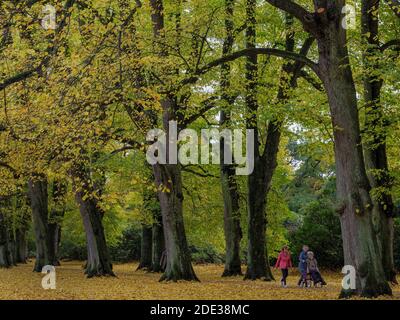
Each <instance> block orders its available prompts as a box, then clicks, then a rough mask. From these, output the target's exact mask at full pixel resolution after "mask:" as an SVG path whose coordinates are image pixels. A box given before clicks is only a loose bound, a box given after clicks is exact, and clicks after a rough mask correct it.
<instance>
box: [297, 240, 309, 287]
mask: <svg viewBox="0 0 400 320" xmlns="http://www.w3.org/2000/svg"><path fill="white" fill-rule="evenodd" d="M308 250H309V247H308V246H307V245H303V250H301V252H300V255H299V272H300V279H299V281H298V283H297V285H298V286H299V287H302V286H303V285H305V284H307V252H308Z"/></svg>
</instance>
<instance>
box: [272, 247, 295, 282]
mask: <svg viewBox="0 0 400 320" xmlns="http://www.w3.org/2000/svg"><path fill="white" fill-rule="evenodd" d="M291 267H292V258H291V257H290V252H289V249H288V247H287V246H284V247H283V248H282V251H281V252H280V253H279V256H278V260H277V261H276V264H275V268H276V269H278V268H279V269H281V271H282V279H281V285H282V287H284V288H287V284H286V278H287V277H288V275H289V268H291Z"/></svg>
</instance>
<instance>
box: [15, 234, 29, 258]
mask: <svg viewBox="0 0 400 320" xmlns="http://www.w3.org/2000/svg"><path fill="white" fill-rule="evenodd" d="M15 243H16V248H15V260H16V262H17V263H26V260H27V259H28V241H27V239H26V230H24V229H23V228H18V229H17V230H16V231H15Z"/></svg>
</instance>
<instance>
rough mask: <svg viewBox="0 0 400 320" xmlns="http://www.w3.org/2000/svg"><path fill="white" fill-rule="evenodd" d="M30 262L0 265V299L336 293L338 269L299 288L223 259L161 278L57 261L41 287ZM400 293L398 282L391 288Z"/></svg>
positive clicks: (130, 268) (124, 267) (130, 267)
mask: <svg viewBox="0 0 400 320" xmlns="http://www.w3.org/2000/svg"><path fill="white" fill-rule="evenodd" d="M32 267H33V264H32V262H30V263H28V264H26V265H19V266H18V267H14V268H11V269H0V299H193V300H202V299H250V300H255V299H260V300H269V299H336V298H337V295H338V292H339V290H340V282H341V274H340V273H332V272H330V273H326V272H325V273H324V277H325V279H326V281H327V282H328V286H327V287H325V288H298V287H296V283H297V280H298V274H297V271H296V270H292V271H291V274H290V276H289V278H288V284H289V288H281V287H280V284H279V271H274V275H275V278H276V279H277V280H278V281H274V282H264V281H243V280H242V278H241V277H236V278H231V279H229V278H221V277H220V275H221V273H222V271H223V266H221V265H198V266H195V270H196V273H197V275H198V276H199V278H200V279H201V282H199V283H190V282H179V283H159V282H158V279H159V275H158V274H153V273H146V272H143V271H135V270H136V267H137V264H134V263H131V264H121V265H115V266H114V270H115V272H116V274H117V278H94V279H86V278H85V276H84V275H83V272H82V262H63V263H62V266H60V267H57V289H56V290H44V289H42V286H41V281H42V276H43V275H42V274H37V273H33V272H32ZM393 293H394V295H393V297H382V298H381V299H400V288H399V287H394V288H393Z"/></svg>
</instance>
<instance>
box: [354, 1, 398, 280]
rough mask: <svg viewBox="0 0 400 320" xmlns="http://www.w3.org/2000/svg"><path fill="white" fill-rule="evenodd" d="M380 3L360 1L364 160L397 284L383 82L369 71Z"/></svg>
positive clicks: (388, 270)
mask: <svg viewBox="0 0 400 320" xmlns="http://www.w3.org/2000/svg"><path fill="white" fill-rule="evenodd" d="M378 9H379V0H363V1H362V28H361V32H362V35H363V37H364V38H365V40H366V44H367V45H368V48H367V50H365V51H364V54H363V60H364V100H365V101H364V102H365V110H366V111H365V129H364V131H365V134H366V142H364V144H363V146H364V158H365V164H366V168H367V173H368V178H369V181H370V184H371V187H372V188H378V189H380V190H381V194H379V195H378V196H377V197H373V199H372V200H373V204H374V212H375V216H376V217H375V218H376V220H377V221H378V223H377V226H376V229H377V231H378V241H379V245H380V249H381V255H382V259H383V260H382V263H383V268H384V271H385V274H386V279H387V280H388V281H390V282H392V283H397V280H396V270H395V266H394V256H393V241H394V230H393V216H394V205H393V199H392V196H391V194H390V192H391V181H390V175H389V166H388V159H387V153H386V132H385V126H386V124H385V117H384V115H383V112H382V105H381V101H380V98H381V88H382V80H380V79H379V77H378V76H377V75H375V74H374V73H373V72H372V70H377V69H379V61H378V60H377V59H378V57H379V54H381V52H380V50H379V46H380V43H379V15H378V12H379V10H378Z"/></svg>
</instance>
